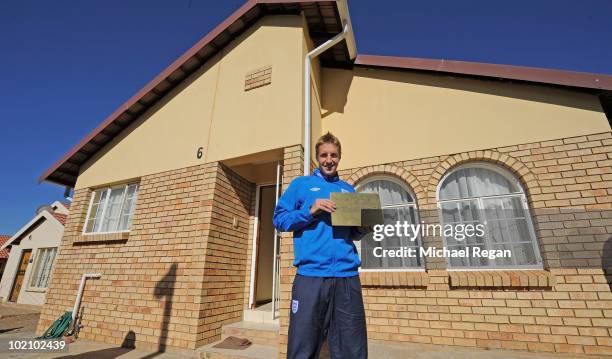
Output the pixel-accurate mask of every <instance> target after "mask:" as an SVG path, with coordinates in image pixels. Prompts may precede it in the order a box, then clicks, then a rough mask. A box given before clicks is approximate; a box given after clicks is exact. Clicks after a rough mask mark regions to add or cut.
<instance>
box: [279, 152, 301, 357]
mask: <svg viewBox="0 0 612 359" xmlns="http://www.w3.org/2000/svg"><path fill="white" fill-rule="evenodd" d="M303 169H304V150H303V148H302V146H301V145H296V146H291V147H286V148H285V149H284V156H283V191H285V190H286V189H287V187H288V186H289V184H290V183H291V181H292V180H293V179H294V178H296V177H299V176H301V175H303V173H304V170H303ZM292 239H293V235H292V234H291V233H282V234H281V243H280V255H281V260H280V262H281V263H280V272H281V273H280V277H281V278H280V303H279V311H280V318H279V321H280V330H279V341H278V342H279V348H278V349H279V350H278V353H279V358H285V357H286V356H287V339H288V331H289V307H290V301H291V286H292V284H293V278H294V277H295V272H296V269H295V268H294V267H293V265H292V263H293V240H292Z"/></svg>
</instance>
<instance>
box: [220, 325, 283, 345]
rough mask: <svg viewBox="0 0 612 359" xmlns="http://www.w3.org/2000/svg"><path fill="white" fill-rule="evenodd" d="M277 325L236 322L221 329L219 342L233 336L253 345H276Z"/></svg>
mask: <svg viewBox="0 0 612 359" xmlns="http://www.w3.org/2000/svg"><path fill="white" fill-rule="evenodd" d="M278 327H279V326H278V324H269V323H254V322H246V321H243V322H238V323H232V324H226V325H224V326H223V328H222V329H221V340H223V339H225V338H227V337H230V336H233V337H238V338H246V339H248V340H250V341H251V342H252V343H253V344H262V345H269V346H274V347H275V346H277V345H278Z"/></svg>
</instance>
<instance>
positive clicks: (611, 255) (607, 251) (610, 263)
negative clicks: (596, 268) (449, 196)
mask: <svg viewBox="0 0 612 359" xmlns="http://www.w3.org/2000/svg"><path fill="white" fill-rule="evenodd" d="M601 268H602V269H603V271H604V275H605V276H606V280H607V281H608V286H609V287H610V291H611V292H612V236H610V237H608V240H607V241H606V243H605V244H604V248H603V254H602V257H601Z"/></svg>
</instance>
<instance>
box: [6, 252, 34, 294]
mask: <svg viewBox="0 0 612 359" xmlns="http://www.w3.org/2000/svg"><path fill="white" fill-rule="evenodd" d="M31 256H32V250H31V249H24V250H23V251H22V252H21V259H20V260H19V267H18V269H17V275H16V276H15V280H14V281H13V288H12V289H11V295H10V296H9V302H17V298H18V297H19V292H20V291H21V286H22V285H23V281H24V280H25V274H26V270H27V269H28V264H29V263H30V257H31Z"/></svg>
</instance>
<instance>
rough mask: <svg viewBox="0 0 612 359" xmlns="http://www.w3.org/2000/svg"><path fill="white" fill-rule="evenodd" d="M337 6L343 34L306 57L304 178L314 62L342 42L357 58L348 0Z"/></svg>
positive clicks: (351, 54) (308, 149)
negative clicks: (343, 41) (311, 75)
mask: <svg viewBox="0 0 612 359" xmlns="http://www.w3.org/2000/svg"><path fill="white" fill-rule="evenodd" d="M336 4H337V5H338V13H339V14H340V20H341V21H342V32H340V33H338V34H337V35H335V36H334V37H332V38H331V39H329V40H327V41H325V42H324V43H322V44H321V45H320V46H318V47H317V48H315V49H313V50H312V51H310V52H309V53H308V54H306V56H305V57H304V176H308V175H309V174H310V138H311V131H310V124H311V121H312V118H311V113H310V111H311V106H310V82H311V81H310V73H311V71H312V70H311V64H312V60H313V59H314V58H316V57H317V56H319V55H320V54H322V53H323V52H325V51H327V50H328V49H330V48H331V47H332V46H334V45H336V44H337V43H339V42H340V41H342V40H346V44H347V47H348V50H349V56H350V58H351V60H352V59H354V58H355V56H357V50H356V49H355V39H354V38H353V27H352V25H351V18H350V16H349V13H348V5H347V3H346V0H343V1H336Z"/></svg>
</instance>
